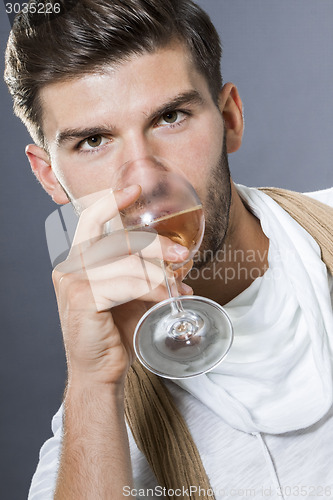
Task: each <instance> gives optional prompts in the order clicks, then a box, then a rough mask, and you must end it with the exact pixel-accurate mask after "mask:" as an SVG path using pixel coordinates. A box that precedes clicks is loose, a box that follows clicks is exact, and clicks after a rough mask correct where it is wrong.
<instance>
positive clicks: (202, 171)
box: [191, 119, 224, 200]
mask: <svg viewBox="0 0 333 500" xmlns="http://www.w3.org/2000/svg"><path fill="white" fill-rule="evenodd" d="M223 131H224V128H223V122H222V119H220V120H218V119H217V120H215V121H212V122H210V123H208V124H207V127H206V128H205V130H204V133H201V134H200V135H198V136H197V139H196V141H195V142H196V145H195V147H194V148H193V154H192V174H191V178H192V179H193V185H194V187H195V188H196V190H197V192H198V194H199V196H200V198H201V199H202V200H204V199H205V194H206V186H207V184H209V179H210V178H211V176H212V173H213V172H214V171H215V168H216V165H217V164H218V163H219V162H220V158H221V154H222V149H223Z"/></svg>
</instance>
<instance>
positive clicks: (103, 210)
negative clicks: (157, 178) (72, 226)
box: [73, 185, 141, 247]
mask: <svg viewBox="0 0 333 500" xmlns="http://www.w3.org/2000/svg"><path fill="white" fill-rule="evenodd" d="M140 193H141V187H140V186H139V185H133V186H129V187H128V188H125V189H121V190H119V191H110V192H109V193H108V194H107V195H106V196H102V197H101V198H100V199H99V200H98V201H96V202H95V203H93V204H92V205H90V206H89V207H87V208H86V209H85V210H83V212H82V214H81V216H80V219H79V222H78V225H77V228H76V232H75V235H74V239H73V247H75V246H77V245H80V244H83V243H85V245H86V243H87V242H91V241H93V240H95V239H96V238H98V237H101V236H102V235H103V233H104V225H105V223H106V222H107V221H109V220H111V219H114V218H115V217H118V225H119V227H122V223H121V219H120V215H119V211H120V210H122V209H124V208H126V207H128V206H130V205H131V204H133V203H134V202H135V201H136V200H137V198H138V197H139V195H140Z"/></svg>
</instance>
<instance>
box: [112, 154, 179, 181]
mask: <svg viewBox="0 0 333 500" xmlns="http://www.w3.org/2000/svg"><path fill="white" fill-rule="evenodd" d="M169 170H170V169H169V168H168V167H167V166H166V163H165V161H163V159H162V158H158V157H156V156H151V155H150V156H145V157H143V158H137V159H135V160H129V161H126V162H125V163H123V164H122V165H121V166H120V168H119V169H118V175H117V179H116V188H117V189H120V188H124V187H126V186H129V185H131V184H140V185H145V184H147V182H149V181H150V179H152V178H155V176H156V175H158V174H159V173H161V172H168V171H169Z"/></svg>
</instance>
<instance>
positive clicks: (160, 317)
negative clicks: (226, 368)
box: [134, 295, 233, 379]
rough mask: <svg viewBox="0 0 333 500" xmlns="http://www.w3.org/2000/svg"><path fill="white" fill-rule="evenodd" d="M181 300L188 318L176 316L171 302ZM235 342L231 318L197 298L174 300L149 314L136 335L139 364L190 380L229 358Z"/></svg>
mask: <svg viewBox="0 0 333 500" xmlns="http://www.w3.org/2000/svg"><path fill="white" fill-rule="evenodd" d="M177 301H180V302H181V304H182V306H183V309H184V312H185V313H186V317H187V318H188V319H187V321H186V323H184V321H183V315H182V314H181V313H179V314H177V315H176V316H175V315H174V314H173V309H172V308H171V305H172V302H174V303H176V302H177ZM232 341H233V329H232V325H231V321H230V319H229V316H228V315H227V313H226V312H225V310H224V309H223V308H222V307H221V306H220V305H219V304H217V303H216V302H214V301H212V300H210V299H206V298H204V297H198V296H195V295H194V296H181V297H174V298H170V299H167V300H164V301H163V302H159V303H158V304H156V305H155V306H153V307H152V308H151V309H149V311H147V312H146V313H145V314H144V315H143V316H142V318H141V319H140V321H139V323H138V324H137V327H136V329H135V332H134V349H135V353H136V355H137V357H138V359H139V361H140V362H141V363H142V364H143V365H144V366H145V367H146V368H148V370H150V371H151V372H153V373H156V374H157V375H160V376H162V377H165V378H170V379H178V378H189V377H195V376H197V375H201V374H202V373H206V372H207V371H209V370H212V369H213V368H214V367H215V366H217V365H218V364H219V363H220V362H221V361H222V359H223V358H224V357H225V356H226V354H227V352H228V351H229V349H230V347H231V345H232Z"/></svg>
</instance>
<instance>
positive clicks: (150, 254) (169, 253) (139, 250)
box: [83, 230, 189, 267]
mask: <svg viewBox="0 0 333 500" xmlns="http://www.w3.org/2000/svg"><path fill="white" fill-rule="evenodd" d="M131 254H133V255H134V254H137V255H140V256H141V257H143V258H145V259H159V260H166V261H170V262H182V261H184V260H185V259H186V258H187V257H188V254H189V251H188V249H187V248H186V247H183V246H182V245H179V244H178V243H174V242H173V241H171V240H170V239H169V238H166V237H163V236H159V235H157V234H156V233H149V232H146V231H133V232H126V231H125V230H123V231H117V232H115V233H112V234H111V235H108V236H106V237H104V238H102V239H100V240H98V241H97V242H96V243H95V244H94V245H92V246H90V247H89V248H88V249H87V250H86V252H85V253H84V255H83V259H84V265H85V266H86V267H92V266H94V265H95V264H96V263H97V264H98V265H99V264H101V263H104V262H109V261H110V260H112V259H115V258H119V257H120V256H126V255H131Z"/></svg>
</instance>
